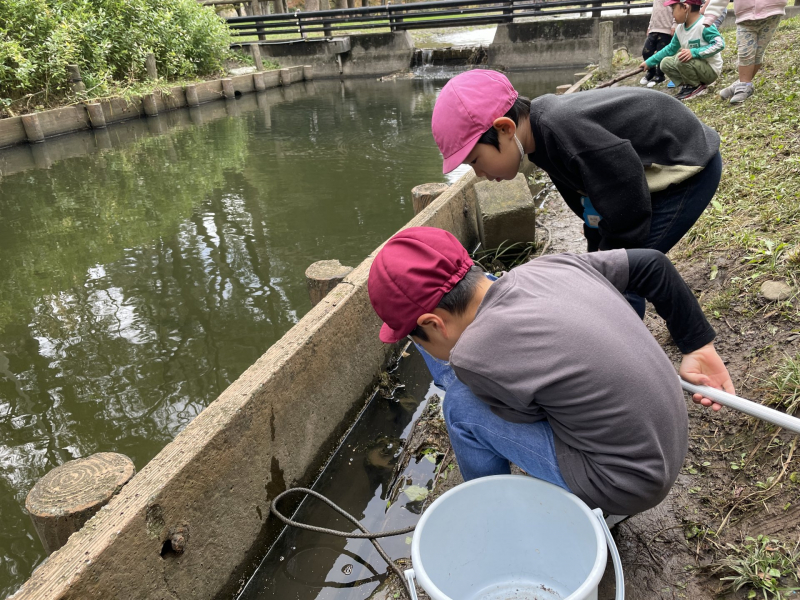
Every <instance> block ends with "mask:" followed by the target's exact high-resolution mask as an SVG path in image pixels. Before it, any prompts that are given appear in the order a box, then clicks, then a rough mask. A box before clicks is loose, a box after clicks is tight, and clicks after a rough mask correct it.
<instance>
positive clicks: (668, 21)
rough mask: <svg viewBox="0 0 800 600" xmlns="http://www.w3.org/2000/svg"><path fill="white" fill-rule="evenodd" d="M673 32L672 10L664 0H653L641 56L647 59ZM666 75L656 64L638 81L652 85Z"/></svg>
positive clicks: (663, 78)
mask: <svg viewBox="0 0 800 600" xmlns="http://www.w3.org/2000/svg"><path fill="white" fill-rule="evenodd" d="M674 32H675V19H673V18H672V11H671V10H670V9H669V8H667V7H666V6H664V0H653V13H652V14H651V15H650V24H649V25H648V26H647V39H646V40H645V41H644V48H642V58H643V59H645V60H647V59H648V58H650V57H651V56H653V54H655V53H656V52H658V51H659V50H661V49H662V48H664V47H666V45H667V44H669V42H670V40H671V39H672V34H673V33H674ZM665 79H666V76H665V75H664V72H663V71H662V70H661V68H660V67H659V66H658V65H654V66H652V67H650V69H648V71H647V73H645V75H644V77H642V79H641V81H639V83H640V84H641V85H646V86H647V87H654V86H656V85H658V84H659V83H661V82H662V81H664V80H665Z"/></svg>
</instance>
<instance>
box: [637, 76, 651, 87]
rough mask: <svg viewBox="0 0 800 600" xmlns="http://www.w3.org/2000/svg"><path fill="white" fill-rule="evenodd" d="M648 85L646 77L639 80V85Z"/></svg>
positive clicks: (648, 81)
mask: <svg viewBox="0 0 800 600" xmlns="http://www.w3.org/2000/svg"><path fill="white" fill-rule="evenodd" d="M648 83H650V80H649V79H648V78H647V75H645V76H644V77H642V78H641V79H640V80H639V85H647V84H648Z"/></svg>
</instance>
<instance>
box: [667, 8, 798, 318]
mask: <svg viewBox="0 0 800 600" xmlns="http://www.w3.org/2000/svg"><path fill="white" fill-rule="evenodd" d="M723 35H724V37H725V43H726V49H725V51H724V53H723V58H724V61H725V68H724V70H723V72H722V75H721V76H720V79H719V82H718V83H717V86H716V87H717V89H719V88H721V87H722V86H725V85H728V84H730V83H731V82H732V81H735V80H736V79H737V77H738V75H737V72H736V69H735V64H736V33H735V31H727V32H725V33H724V34H723ZM798 44H800V18H794V19H787V20H784V21H783V22H782V23H781V25H780V27H779V28H778V31H777V33H776V34H775V37H774V38H773V41H772V43H771V44H770V46H769V47H768V48H767V54H766V59H765V64H764V67H763V70H762V72H761V73H759V75H757V76H756V81H755V94H754V95H753V96H752V97H751V98H750V99H748V100H747V102H745V103H744V104H742V105H739V106H732V105H730V104H728V103H727V102H725V101H723V100H722V99H720V98H719V97H718V96H717V95H716V93H714V94H708V95H707V96H704V97H701V98H698V99H697V100H695V101H693V102H691V103H690V104H689V106H690V107H691V108H692V110H694V112H695V113H696V114H697V116H698V117H699V118H700V119H702V120H703V121H704V122H705V123H706V124H708V125H709V126H711V127H713V128H714V129H716V130H717V131H718V132H719V134H720V137H721V140H722V145H721V153H722V158H723V161H724V164H725V169H724V172H723V176H722V182H721V183H720V187H719V190H718V191H717V195H716V197H715V199H714V201H713V203H712V206H711V207H709V209H708V210H706V211H705V213H704V214H703V216H702V217H701V218H700V220H699V221H698V222H697V224H695V226H694V227H693V228H692V229H691V230H690V231H689V233H688V234H687V235H686V237H685V238H684V240H683V241H682V242H681V244H680V245H679V246H678V248H677V250H678V252H679V253H680V252H683V255H684V257H689V256H695V257H697V256H701V257H706V259H707V260H708V262H709V264H711V265H713V264H715V263H716V262H717V260H718V259H722V258H727V259H730V258H731V257H738V258H736V260H737V261H738V262H739V267H738V268H737V269H736V276H735V277H731V279H730V280H729V282H727V283H726V285H727V286H730V287H731V293H732V294H733V295H734V296H741V297H742V299H743V300H744V301H745V303H746V305H747V306H746V309H749V310H746V313H749V314H755V313H756V312H757V311H758V310H759V308H760V305H759V304H758V294H756V293H754V291H756V290H757V286H758V285H759V284H760V282H761V281H762V280H766V279H777V280H784V281H787V283H790V284H795V285H796V283H797V278H798V274H800V53H798V52H797V51H796V48H797V45H798ZM782 316H784V317H785V318H787V319H790V320H792V321H797V320H798V317H800V315H798V311H797V307H796V306H795V307H794V309H793V310H789V311H783V314H782Z"/></svg>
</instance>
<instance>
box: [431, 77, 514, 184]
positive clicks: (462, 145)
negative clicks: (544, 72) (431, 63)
mask: <svg viewBox="0 0 800 600" xmlns="http://www.w3.org/2000/svg"><path fill="white" fill-rule="evenodd" d="M517 96H519V94H518V93H517V91H516V90H515V89H514V87H513V86H512V85H511V82H510V81H509V80H508V78H507V77H506V76H505V75H503V74H502V73H498V72H497V71H490V70H488V69H474V70H472V71H467V72H466V73H461V74H459V75H456V76H455V77H453V78H452V79H451V80H450V81H448V82H447V85H445V86H444V87H443V88H442V91H441V93H440V94H439V97H438V98H437V99H436V104H435V105H434V107H433V118H432V119H431V129H432V130H433V139H435V140H436V145H437V146H439V150H440V151H441V153H442V156H443V157H444V165H443V166H442V172H443V173H449V172H450V171H452V170H453V169H455V168H456V167H458V165H460V164H461V163H463V162H464V160H465V159H466V158H467V155H468V154H469V153H470V152H472V149H473V148H474V147H475V144H476V143H477V142H478V138H480V137H481V135H483V134H484V132H486V131H488V129H489V128H490V127H491V126H492V124H493V123H494V121H495V119H498V118H500V117H502V116H504V115H505V114H506V113H507V112H508V109H509V108H511V107H512V106H513V105H514V102H515V101H516V99H517Z"/></svg>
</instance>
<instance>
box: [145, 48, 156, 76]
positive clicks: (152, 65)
mask: <svg viewBox="0 0 800 600" xmlns="http://www.w3.org/2000/svg"><path fill="white" fill-rule="evenodd" d="M144 68H145V69H146V70H147V78H148V79H150V80H151V81H155V80H156V79H158V69H157V68H156V55H155V54H153V53H152V52H151V53H149V54H148V55H147V57H146V58H145V59H144Z"/></svg>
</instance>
